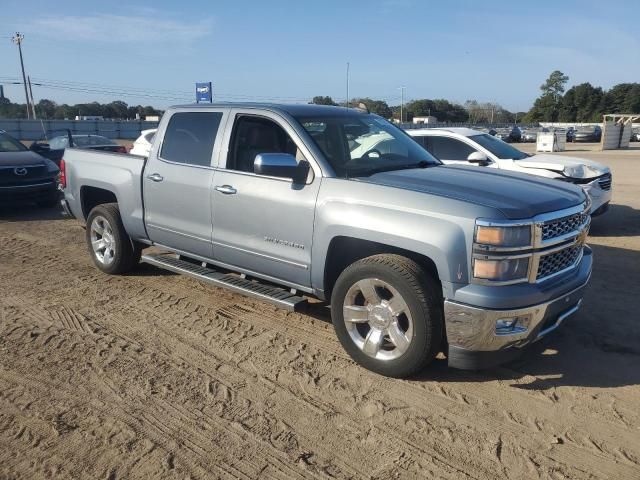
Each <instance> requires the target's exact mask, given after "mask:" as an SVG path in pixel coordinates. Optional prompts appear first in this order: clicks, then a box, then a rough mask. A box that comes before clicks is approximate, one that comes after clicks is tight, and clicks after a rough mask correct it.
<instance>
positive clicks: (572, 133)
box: [567, 127, 576, 142]
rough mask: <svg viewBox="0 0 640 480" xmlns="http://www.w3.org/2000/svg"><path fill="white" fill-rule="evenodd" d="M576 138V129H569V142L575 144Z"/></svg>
mask: <svg viewBox="0 0 640 480" xmlns="http://www.w3.org/2000/svg"><path fill="white" fill-rule="evenodd" d="M575 136H576V129H575V127H569V128H568V129H567V142H573V141H574V139H575Z"/></svg>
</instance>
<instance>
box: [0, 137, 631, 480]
mask: <svg viewBox="0 0 640 480" xmlns="http://www.w3.org/2000/svg"><path fill="white" fill-rule="evenodd" d="M524 148H531V146H525V147H524ZM569 148H571V149H572V150H575V149H580V150H589V149H590V148H591V147H589V146H584V145H577V146H570V147H569ZM567 153H568V154H580V155H584V156H585V157H589V158H593V159H596V160H599V161H602V162H604V163H606V164H608V165H610V166H611V167H612V168H613V173H614V188H615V194H614V205H613V207H612V209H611V211H610V212H609V213H608V214H607V215H606V216H605V217H603V218H599V219H596V220H595V221H594V224H593V227H592V234H591V237H590V244H591V245H592V246H593V248H594V250H595V270H594V273H593V280H592V282H591V286H590V288H589V290H588V293H587V296H586V299H585V303H584V308H583V309H582V310H581V311H580V313H579V314H578V315H576V316H575V317H573V318H572V319H571V320H569V321H568V322H567V324H566V325H565V326H564V328H563V329H561V330H560V331H558V332H557V333H556V334H555V335H553V336H552V337H551V338H548V339H546V340H544V341H543V342H540V343H538V344H536V345H535V346H534V347H533V348H532V349H531V350H530V351H528V353H527V354H526V355H525V356H524V357H523V358H522V359H520V360H518V361H516V362H514V363H511V364H509V365H507V366H504V367H502V368H498V369H495V370H491V371H486V372H481V373H474V372H461V371H455V370H450V369H447V368H446V366H445V365H444V361H442V360H439V361H436V362H435V364H433V365H432V366H431V367H430V368H429V369H427V370H425V371H424V372H423V373H422V374H421V375H420V376H419V377H417V378H414V379H411V380H407V381H399V380H392V379H387V378H383V377H380V376H378V375H375V374H372V373H370V372H368V371H366V370H363V369H362V368H360V367H358V366H357V365H355V364H354V363H353V362H352V361H351V360H350V359H349V358H348V357H347V356H346V354H345V353H343V351H342V349H341V347H340V345H339V344H338V341H337V340H336V338H335V336H334V333H333V330H332V326H331V324H330V323H329V321H328V315H327V312H326V309H325V308H324V307H322V306H316V307H315V308H313V309H312V310H310V312H309V313H307V314H292V313H287V312H285V311H282V310H278V309H277V308H275V307H273V306H271V305H268V304H264V303H260V302H257V301H254V300H250V299H247V298H244V297H241V296H238V295H234V294H231V293H228V292H226V291H224V290H219V289H215V288H210V287H205V286H203V285H201V284H199V283H197V282H196V281H192V280H190V279H187V278H183V277H180V276H176V275H171V274H168V273H164V272H162V271H160V270H157V269H154V268H152V267H148V266H141V268H140V269H139V270H138V271H137V272H136V273H135V274H132V275H128V276H122V277H110V276H107V275H104V274H102V273H100V272H99V271H98V270H97V269H96V268H94V266H93V265H92V263H91V261H90V259H89V256H88V254H87V252H86V247H85V244H84V240H83V230H82V228H81V227H80V226H79V225H78V224H77V223H76V222H75V221H74V220H68V219H63V218H62V217H60V215H59V214H58V213H57V212H56V211H55V210H50V211H43V210H37V209H35V208H24V209H21V210H20V211H13V212H11V211H6V210H5V211H3V212H0V478H1V479H13V478H24V479H39V478H60V479H76V478H91V479H94V478H102V479H109V480H115V479H120V478H167V479H168V478H176V479H185V478H192V479H204V478H224V479H227V478H229V479H230V478H240V479H255V478H333V477H335V478H376V479H389V478H450V479H460V478H471V479H491V478H553V479H561V478H572V479H573V478H580V479H582V478H585V479H586V478H590V479H593V478H602V479H614V478H615V479H623V478H635V479H638V478H640V386H639V383H640V325H639V322H640V150H639V149H637V148H636V149H634V150H628V151H622V152H589V151H580V152H579V153H578V152H575V151H574V152H567Z"/></svg>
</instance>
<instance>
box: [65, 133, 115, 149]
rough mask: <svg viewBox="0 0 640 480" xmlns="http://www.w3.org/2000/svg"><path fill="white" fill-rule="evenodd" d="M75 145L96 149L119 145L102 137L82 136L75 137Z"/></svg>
mask: <svg viewBox="0 0 640 480" xmlns="http://www.w3.org/2000/svg"><path fill="white" fill-rule="evenodd" d="M72 138H73V144H74V145H75V146H76V147H96V146H100V145H117V143H116V142H114V141H113V140H111V139H110V138H107V137H101V136H100V135H87V136H86V137H82V136H77V137H76V136H75V135H74V136H73V137H72Z"/></svg>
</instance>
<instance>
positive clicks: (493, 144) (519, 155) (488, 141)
mask: <svg viewBox="0 0 640 480" xmlns="http://www.w3.org/2000/svg"><path fill="white" fill-rule="evenodd" d="M469 138H470V139H471V140H473V141H474V142H476V143H477V144H479V145H481V146H482V147H484V148H486V149H487V150H489V151H490V152H491V153H493V154H494V155H495V156H496V157H498V158H499V159H501V160H522V159H524V158H527V157H528V156H529V155H528V154H526V153H524V152H521V151H520V150H518V149H517V148H514V147H512V146H511V145H509V144H508V143H507V142H503V141H502V140H500V139H499V138H496V137H494V136H493V135H488V134H486V133H483V134H482V135H471V136H470V137H469Z"/></svg>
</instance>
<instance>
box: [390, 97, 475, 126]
mask: <svg viewBox="0 0 640 480" xmlns="http://www.w3.org/2000/svg"><path fill="white" fill-rule="evenodd" d="M396 113H397V117H398V118H400V111H399V107H398V110H396V111H394V116H396ZM426 116H433V117H436V118H437V119H438V121H439V122H466V121H467V120H468V118H469V114H468V112H467V110H465V108H464V107H463V106H462V105H458V104H455V103H451V102H449V101H448V100H445V99H436V100H430V99H427V98H423V99H420V100H413V101H411V102H409V103H407V105H406V106H405V117H406V120H407V121H411V120H413V117H426Z"/></svg>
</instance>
